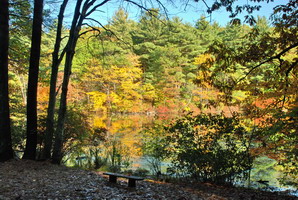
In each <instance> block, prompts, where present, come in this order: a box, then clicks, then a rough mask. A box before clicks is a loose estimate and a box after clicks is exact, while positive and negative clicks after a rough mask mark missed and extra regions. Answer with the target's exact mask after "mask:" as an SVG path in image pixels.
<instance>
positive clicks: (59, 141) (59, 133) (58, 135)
mask: <svg viewBox="0 0 298 200" xmlns="http://www.w3.org/2000/svg"><path fill="white" fill-rule="evenodd" d="M82 1H83V0H78V1H77V4H76V8H75V13H74V17H73V22H72V26H71V29H70V35H69V39H68V43H67V46H66V59H65V66H64V76H63V83H62V93H61V98H60V107H59V113H58V122H57V128H56V131H55V142H54V148H53V156H52V162H53V163H55V164H60V163H61V160H62V156H63V155H62V147H63V136H64V134H63V132H64V122H65V117H66V108H67V90H68V83H69V78H70V74H71V66H72V60H73V56H74V54H75V47H76V43H77V40H78V37H79V32H80V30H81V26H82V21H83V18H82V15H81V14H80V8H81V5H82Z"/></svg>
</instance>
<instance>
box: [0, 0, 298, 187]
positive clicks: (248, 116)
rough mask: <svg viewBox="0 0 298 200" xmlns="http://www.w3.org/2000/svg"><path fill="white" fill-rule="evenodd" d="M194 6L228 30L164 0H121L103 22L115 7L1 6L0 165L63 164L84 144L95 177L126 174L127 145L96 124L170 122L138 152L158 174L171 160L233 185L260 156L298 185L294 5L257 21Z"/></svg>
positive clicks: (214, 6)
mask: <svg viewBox="0 0 298 200" xmlns="http://www.w3.org/2000/svg"><path fill="white" fill-rule="evenodd" d="M196 2H197V3H202V4H203V5H205V8H206V11H207V13H208V14H211V13H212V12H214V11H216V10H219V9H224V10H225V12H228V13H230V17H231V21H230V22H229V23H227V24H226V25H220V24H219V23H218V22H216V21H210V18H209V17H208V16H206V15H201V16H200V15H199V14H198V16H200V17H198V18H197V19H195V20H196V23H195V24H191V23H186V22H183V20H182V19H180V18H179V17H171V18H169V17H168V15H167V12H166V8H165V7H164V5H163V4H162V2H160V1H156V2H155V4H154V5H155V7H152V6H150V7H148V6H147V5H148V4H143V3H142V2H141V1H140V2H139V1H133V0H123V2H122V1H121V3H119V8H118V10H116V11H115V13H114V14H113V16H112V17H111V18H110V19H109V20H108V22H107V23H106V24H103V23H102V22H101V19H99V18H97V17H96V15H94V13H96V11H98V10H100V8H101V7H102V6H104V5H106V4H117V2H113V1H111V0H104V1H98V0H77V1H74V2H71V1H69V0H63V1H59V2H58V1H57V2H55V1H46V0H45V2H44V0H34V1H33V0H2V1H1V6H0V47H1V49H0V55H1V57H0V88H1V89H0V161H1V162H5V161H7V160H10V159H13V158H14V157H22V159H25V160H28V159H29V160H42V161H43V160H51V162H52V163H54V164H63V162H64V160H65V156H66V155H67V153H68V152H70V151H72V150H73V149H76V148H79V147H78V145H79V144H81V145H82V144H84V145H85V146H88V151H89V152H90V158H92V159H91V161H92V162H94V163H93V165H94V166H95V168H99V167H100V166H102V165H103V162H104V163H105V164H106V165H110V168H109V170H110V171H121V167H120V166H122V167H123V165H125V164H124V163H125V160H122V161H123V162H122V161H121V162H120V160H121V159H120V157H121V156H123V159H124V155H122V154H125V148H124V147H123V145H122V144H119V141H118V140H111V138H113V137H111V131H110V130H108V128H107V126H106V125H105V124H104V123H107V122H106V121H104V122H103V121H98V120H96V119H97V118H96V117H94V116H114V115H130V116H135V115H140V116H152V117H155V116H160V115H163V116H169V115H174V116H175V118H171V119H170V120H167V121H163V122H162V123H157V124H154V125H152V126H150V127H147V128H144V130H142V133H141V134H142V135H141V139H140V141H141V142H140V144H138V146H137V147H136V148H138V149H140V150H139V151H140V152H139V154H142V155H144V156H148V157H149V158H150V164H151V167H152V168H151V169H152V170H153V173H155V174H156V175H158V174H159V173H160V171H161V163H162V162H163V161H165V160H166V161H167V162H170V163H171V165H170V167H169V168H168V172H167V173H168V174H170V175H172V176H173V177H191V178H192V179H194V180H196V181H198V182H212V183H217V184H224V183H231V184H232V183H234V182H235V181H236V180H238V179H247V178H249V171H250V170H251V169H252V168H253V161H254V160H255V159H256V158H258V157H259V156H262V155H266V156H267V157H269V158H271V159H273V160H275V161H276V163H277V165H278V166H279V168H280V169H281V171H283V174H284V175H283V177H280V180H281V182H282V183H284V184H287V185H292V186H293V187H296V188H297V186H298V179H297V176H298V164H297V162H298V132H297V127H298V77H297V76H298V67H297V66H298V55H297V51H298V33H297V31H298V28H297V25H298V21H297V20H298V10H297V7H298V1H297V0H288V1H284V2H279V5H277V6H276V7H274V9H273V10H272V15H271V17H270V18H269V19H267V18H266V17H262V16H253V13H254V11H257V10H259V9H261V8H260V6H259V5H258V2H259V3H260V2H267V3H268V4H270V3H271V2H270V1H266V0H258V1H253V0H251V1H248V2H247V4H244V5H242V4H240V3H239V2H237V1H229V0H221V1H211V0H210V1H209V0H206V1H204V0H197V1H196ZM71 3H73V4H74V6H71V7H70V6H69V4H71ZM177 3H178V2H177ZM124 5H131V6H135V7H136V8H138V9H139V10H140V11H141V12H140V15H139V17H138V19H132V18H131V16H130V13H129V12H128V11H126V9H125V6H124ZM51 6H52V7H57V8H59V11H58V13H57V15H53V14H52V13H51V9H49V7H51ZM67 9H68V10H69V9H72V12H71V13H72V17H71V21H70V24H69V23H68V25H67V23H66V18H65V15H66V14H65V12H66V10H67ZM241 13H246V16H245V18H244V19H240V18H238V15H239V14H241ZM68 17H69V16H68ZM68 20H69V19H68ZM125 123H126V122H123V124H122V125H125ZM103 148H105V149H108V150H107V151H106V152H104V151H103ZM84 156H86V153H85V154H84ZM104 156H106V159H104ZM121 158H122V157H121Z"/></svg>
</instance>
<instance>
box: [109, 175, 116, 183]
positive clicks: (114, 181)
mask: <svg viewBox="0 0 298 200" xmlns="http://www.w3.org/2000/svg"><path fill="white" fill-rule="evenodd" d="M109 181H110V182H111V183H117V176H113V175H110V176H109Z"/></svg>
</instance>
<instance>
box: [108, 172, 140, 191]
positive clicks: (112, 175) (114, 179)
mask: <svg viewBox="0 0 298 200" xmlns="http://www.w3.org/2000/svg"><path fill="white" fill-rule="evenodd" d="M103 174H104V175H108V176H109V181H110V182H112V183H117V177H121V178H126V179H128V187H136V181H141V180H144V178H142V177H138V176H128V175H124V174H118V173H112V172H104V173H103Z"/></svg>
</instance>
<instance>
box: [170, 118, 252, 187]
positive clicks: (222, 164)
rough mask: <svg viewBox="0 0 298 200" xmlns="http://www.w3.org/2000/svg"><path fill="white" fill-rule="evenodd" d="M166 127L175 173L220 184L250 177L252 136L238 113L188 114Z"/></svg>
mask: <svg viewBox="0 0 298 200" xmlns="http://www.w3.org/2000/svg"><path fill="white" fill-rule="evenodd" d="M167 131H168V134H169V135H168V136H167V139H166V140H165V141H166V142H167V145H166V146H167V156H168V157H169V158H170V159H171V160H172V166H171V168H172V170H173V171H175V173H176V175H177V174H180V175H182V176H189V177H192V178H195V179H197V180H199V181H203V182H213V183H218V184H222V183H233V182H234V181H235V179H237V178H242V179H245V178H247V176H248V171H249V170H250V169H251V167H252V161H253V159H252V157H251V155H250V153H249V149H250V138H251V137H249V136H250V134H249V133H248V132H247V131H246V130H245V128H244V127H243V126H241V125H240V122H239V119H238V117H237V116H234V117H231V118H228V117H224V116H223V115H216V116H212V115H206V114H201V115H198V116H195V117H194V116H192V115H191V114H188V115H187V116H185V117H183V118H181V119H179V120H177V121H176V122H174V123H173V124H171V125H170V126H169V127H168V128H167Z"/></svg>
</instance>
